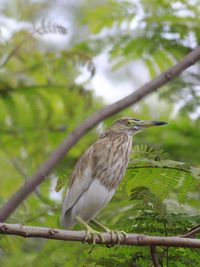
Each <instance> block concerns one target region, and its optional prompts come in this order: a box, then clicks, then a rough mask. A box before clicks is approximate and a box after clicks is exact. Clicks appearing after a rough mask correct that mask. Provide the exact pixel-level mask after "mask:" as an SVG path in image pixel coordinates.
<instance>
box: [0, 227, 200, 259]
mask: <svg viewBox="0 0 200 267" xmlns="http://www.w3.org/2000/svg"><path fill="white" fill-rule="evenodd" d="M0 233H1V234H5V235H14V236H22V237H26V238H31V237H38V238H46V239H54V240H65V241H79V242H81V241H82V242H83V241H84V239H85V235H86V231H70V230H62V229H53V228H47V227H35V226H26V225H21V224H8V223H0ZM103 237H104V239H105V241H103V242H102V240H101V239H100V238H99V237H98V236H97V237H96V244H107V245H113V244H115V243H113V241H112V240H111V235H110V234H109V233H103ZM116 244H117V240H116ZM121 244H122V245H128V246H130V245H132V246H164V247H183V248H200V240H199V239H193V238H183V237H178V236H170V237H162V236H148V235H142V234H128V237H127V239H126V240H124V241H122V242H121ZM153 254H154V258H155V251H153Z"/></svg>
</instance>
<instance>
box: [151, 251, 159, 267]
mask: <svg viewBox="0 0 200 267" xmlns="http://www.w3.org/2000/svg"><path fill="white" fill-rule="evenodd" d="M150 252H151V258H152V262H153V265H154V267H160V263H159V261H158V255H157V253H156V247H155V246H150Z"/></svg>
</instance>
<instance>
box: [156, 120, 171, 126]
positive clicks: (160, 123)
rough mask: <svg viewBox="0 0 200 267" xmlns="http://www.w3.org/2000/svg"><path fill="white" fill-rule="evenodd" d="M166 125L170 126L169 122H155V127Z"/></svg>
mask: <svg viewBox="0 0 200 267" xmlns="http://www.w3.org/2000/svg"><path fill="white" fill-rule="evenodd" d="M165 124H168V122H165V121H155V125H158V126H159V125H165Z"/></svg>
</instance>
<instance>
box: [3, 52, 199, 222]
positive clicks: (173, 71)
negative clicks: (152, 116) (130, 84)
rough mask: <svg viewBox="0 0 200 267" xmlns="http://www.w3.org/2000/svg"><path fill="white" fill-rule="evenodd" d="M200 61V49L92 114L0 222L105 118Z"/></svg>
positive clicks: (17, 195) (13, 199)
mask: <svg viewBox="0 0 200 267" xmlns="http://www.w3.org/2000/svg"><path fill="white" fill-rule="evenodd" d="M199 58H200V47H197V48H196V49H195V50H193V51H192V52H190V53H189V54H188V55H187V56H185V57H184V58H183V59H182V60H181V61H180V62H178V63H177V64H176V65H175V66H173V67H172V68H170V69H169V70H168V71H166V72H164V73H162V74H161V75H159V76H157V77H156V78H155V79H153V80H151V81H150V82H148V83H146V84H144V85H143V86H141V87H140V88H139V89H138V90H136V91H135V92H134V93H132V94H130V95H128V96H127V97H125V98H123V99H121V100H119V101H117V102H115V103H114V104H111V105H109V106H106V107H105V108H103V109H101V110H100V111H98V112H96V113H94V114H93V115H91V116H90V117H89V118H88V119H87V120H86V121H85V122H83V123H82V124H80V125H79V126H78V127H77V128H76V129H75V130H74V131H73V132H71V134H69V136H68V137H66V139H64V141H63V143H61V144H60V146H59V147H58V148H57V149H56V150H55V151H54V152H53V153H52V155H51V156H50V157H49V158H48V159H47V160H46V161H45V162H44V164H43V165H42V166H41V167H40V168H39V169H38V170H37V171H36V173H35V174H33V176H32V177H31V178H30V179H29V180H28V181H26V182H25V184H24V185H22V186H21V188H20V189H19V190H18V191H17V192H16V193H14V195H13V196H11V198H10V199H9V200H8V201H7V202H6V203H5V204H4V206H3V207H2V208H1V210H0V221H5V220H6V219H7V218H8V217H9V216H10V214H12V213H13V212H14V211H15V209H16V208H17V207H18V206H19V205H20V204H21V203H22V202H23V201H24V200H25V199H26V197H27V196H28V195H29V194H30V193H31V192H33V191H34V190H35V188H36V187H37V186H38V185H39V184H40V183H42V181H43V180H44V179H45V177H47V175H49V174H50V173H51V171H52V170H53V168H54V167H55V166H56V165H57V164H58V162H59V161H60V160H62V159H63V158H64V156H65V154H66V153H67V152H68V151H69V150H70V149H71V148H72V147H73V146H74V145H75V144H76V143H77V142H78V140H79V139H80V138H81V137H82V136H83V135H84V134H85V133H86V132H88V131H89V130H90V129H91V128H93V127H94V126H96V125H97V124H98V123H99V122H100V121H102V120H103V119H105V118H107V117H109V116H111V115H113V114H116V113H118V112H119V111H121V110H123V109H125V108H127V107H129V106H130V105H133V104H134V103H136V102H138V101H139V100H141V99H142V98H144V97H145V96H147V95H148V94H150V93H152V92H154V91H156V90H158V89H159V88H160V87H161V86H162V85H164V84H166V83H167V82H169V81H170V80H172V79H174V78H175V77H177V76H178V75H179V74H180V73H182V72H183V71H184V70H185V69H187V68H188V67H190V66H191V65H193V64H194V63H195V62H196V61H197V60H198V59H199Z"/></svg>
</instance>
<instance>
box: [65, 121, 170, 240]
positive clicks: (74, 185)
mask: <svg viewBox="0 0 200 267" xmlns="http://www.w3.org/2000/svg"><path fill="white" fill-rule="evenodd" d="M164 124H167V123H166V122H163V121H147V120H140V119H136V118H132V117H123V118H120V119H118V120H116V121H114V122H113V124H112V125H111V126H110V128H108V130H106V131H105V133H103V134H101V135H100V137H99V139H98V140H97V141H96V142H95V143H94V144H93V145H91V146H90V147H89V148H88V149H87V150H86V151H85V153H83V155H82V156H81V157H80V158H79V160H78V162H77V163H76V165H75V168H74V170H73V172H72V174H71V176H70V178H69V185H68V188H67V191H66V196H65V198H64V201H63V205H62V211H61V217H60V221H61V225H62V226H63V227H64V228H67V229H71V228H72V227H73V226H74V225H75V224H77V223H79V224H82V225H83V226H84V227H85V228H86V237H85V241H88V242H89V241H90V242H92V243H93V244H95V242H96V238H97V237H99V238H100V239H101V240H102V241H104V238H103V235H102V233H101V232H100V231H97V230H95V229H94V228H92V227H91V224H94V225H95V226H96V227H98V228H100V229H101V230H103V231H106V232H108V233H110V234H111V239H112V240H113V241H114V240H115V238H116V239H117V242H118V243H119V242H121V241H122V240H123V239H126V238H127V234H126V233H125V232H124V231H118V230H110V229H109V228H107V227H106V226H104V225H102V224H101V223H99V222H97V221H96V220H95V217H96V215H97V214H98V213H99V212H100V210H101V209H103V208H104V207H105V206H106V205H107V204H108V203H109V201H110V200H111V198H112V197H113V195H114V193H115V191H116V189H117V187H118V185H119V184H120V182H121V180H122V177H123V176H124V174H125V171H126V168H127V166H128V162H129V157H130V154H131V149H132V137H133V136H134V135H135V134H137V133H139V132H141V131H142V130H144V129H146V128H149V127H152V126H159V125H164Z"/></svg>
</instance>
